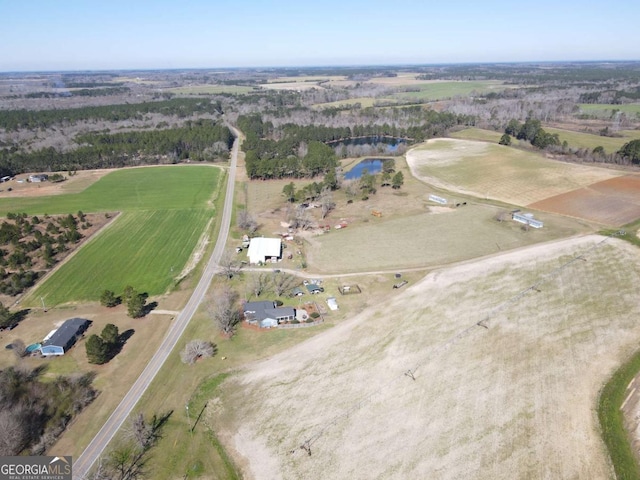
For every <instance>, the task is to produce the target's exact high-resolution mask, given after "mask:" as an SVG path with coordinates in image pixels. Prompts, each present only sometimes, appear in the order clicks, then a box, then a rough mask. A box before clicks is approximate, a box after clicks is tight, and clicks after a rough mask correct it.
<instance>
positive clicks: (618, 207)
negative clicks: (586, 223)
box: [528, 175, 640, 226]
mask: <svg viewBox="0 0 640 480" xmlns="http://www.w3.org/2000/svg"><path fill="white" fill-rule="evenodd" d="M528 206H529V207H531V208H535V209H537V210H543V211H546V212H553V213H559V214H561V215H569V216H571V217H578V218H584V219H585V220H591V221H594V222H598V223H602V224H605V225H612V226H621V225H624V224H627V223H630V222H632V221H634V220H636V219H638V218H640V176H637V175H626V176H623V177H617V178H610V179H608V180H604V181H601V182H597V183H594V184H592V185H589V186H588V187H584V188H580V189H577V190H573V191H571V192H567V193H562V194H560V195H555V196H553V197H549V198H547V199H544V200H541V201H539V202H535V203H532V204H530V205H528Z"/></svg>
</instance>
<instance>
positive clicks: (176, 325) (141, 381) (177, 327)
mask: <svg viewBox="0 0 640 480" xmlns="http://www.w3.org/2000/svg"><path fill="white" fill-rule="evenodd" d="M229 128H230V129H231V130H232V131H233V134H234V135H235V137H236V140H235V142H234V144H233V149H232V150H231V165H230V168H229V177H228V181H227V192H226V195H225V199H224V208H223V211H222V223H221V224H220V233H219V234H218V240H217V241H216V246H215V248H214V249H213V253H212V254H211V258H210V259H209V262H208V263H207V266H206V268H205V270H204V273H203V274H202V278H200V281H199V282H198V286H197V287H196V289H195V290H194V292H193V294H192V295H191V298H190V299H189V301H188V302H187V305H186V306H185V307H184V309H183V310H182V311H181V312H180V314H179V315H178V316H177V317H176V319H175V320H174V321H173V323H172V324H171V326H170V327H169V330H168V332H167V334H166V336H165V338H164V340H163V341H162V344H161V345H160V347H159V348H158V350H157V351H156V353H155V355H154V356H153V357H152V358H151V360H150V361H149V363H148V364H147V366H146V368H145V369H144V370H143V371H142V373H141V374H140V376H139V377H138V379H137V380H136V382H135V383H134V384H133V386H132V387H131V389H130V390H129V392H128V393H127V394H126V395H125V397H124V398H123V399H122V401H121V402H120V404H119V405H118V406H117V407H116V409H115V410H114V411H113V413H112V414H111V416H110V417H109V419H108V420H107V421H106V423H105V424H104V425H103V426H102V428H101V429H100V431H99V432H98V434H97V435H96V436H95V437H94V438H93V440H91V443H89V445H88V446H87V448H86V449H85V450H84V452H82V455H80V457H78V459H77V460H76V461H75V462H74V464H73V478H74V479H83V478H85V477H86V476H87V474H88V473H89V470H90V469H91V467H92V466H93V464H94V463H95V462H96V461H97V460H98V458H99V457H100V455H102V452H103V451H104V449H105V448H106V446H107V445H108V444H109V442H110V441H111V439H112V438H113V437H114V435H115V434H116V433H117V432H118V430H119V429H120V427H121V426H122V424H123V423H124V421H125V420H126V419H127V418H128V417H129V415H130V414H131V411H132V410H133V408H134V407H135V406H136V403H138V400H139V399H140V398H141V397H142V394H143V393H144V392H145V390H146V389H147V387H148V386H149V385H150V384H151V381H152V380H153V378H154V377H155V376H156V374H157V373H158V371H159V370H160V367H162V365H163V364H164V362H165V360H166V359H167V357H168V356H169V354H170V353H171V352H172V351H173V348H174V347H175V346H176V343H177V342H178V340H179V339H180V337H181V336H182V333H183V332H184V330H185V328H186V327H187V325H188V324H189V321H190V320H191V317H193V314H194V313H195V311H196V309H197V308H198V305H200V303H201V302H202V299H203V298H204V295H205V293H206V291H207V289H208V288H209V284H210V283H211V279H212V278H213V276H214V275H215V273H216V269H217V267H218V262H219V261H220V257H221V256H222V252H223V251H224V246H225V242H226V241H227V237H228V235H229V226H230V224H231V210H232V208H233V189H234V184H235V183H234V182H235V177H236V167H237V163H238V150H239V148H240V135H239V132H238V130H236V129H235V128H233V127H232V126H230V125H229Z"/></svg>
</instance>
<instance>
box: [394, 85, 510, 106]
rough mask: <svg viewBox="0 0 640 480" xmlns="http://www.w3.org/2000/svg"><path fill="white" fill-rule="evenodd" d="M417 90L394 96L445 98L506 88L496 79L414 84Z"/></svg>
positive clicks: (420, 98) (413, 86)
mask: <svg viewBox="0 0 640 480" xmlns="http://www.w3.org/2000/svg"><path fill="white" fill-rule="evenodd" d="M412 88H418V89H419V91H417V92H401V93H396V94H394V97H396V98H399V99H403V100H428V101H433V100H442V99H445V98H451V97H457V96H467V95H469V94H470V93H471V92H478V93H486V92H491V91H500V90H504V86H503V84H502V82H498V81H494V80H486V81H470V82H433V83H427V84H422V85H412Z"/></svg>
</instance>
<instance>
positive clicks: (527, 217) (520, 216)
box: [511, 212, 544, 228]
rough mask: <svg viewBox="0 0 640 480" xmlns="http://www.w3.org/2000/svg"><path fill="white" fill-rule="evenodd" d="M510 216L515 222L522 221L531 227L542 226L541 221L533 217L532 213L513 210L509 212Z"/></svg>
mask: <svg viewBox="0 0 640 480" xmlns="http://www.w3.org/2000/svg"><path fill="white" fill-rule="evenodd" d="M511 218H512V219H513V220H515V221H516V222H520V223H524V224H525V225H529V226H530V227H533V228H542V227H543V226H544V223H543V222H541V221H540V220H536V219H535V218H533V213H520V212H513V213H512V214H511Z"/></svg>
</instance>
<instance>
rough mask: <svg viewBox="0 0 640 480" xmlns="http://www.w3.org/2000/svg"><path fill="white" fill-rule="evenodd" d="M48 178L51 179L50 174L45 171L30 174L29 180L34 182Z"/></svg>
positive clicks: (44, 180)
mask: <svg viewBox="0 0 640 480" xmlns="http://www.w3.org/2000/svg"><path fill="white" fill-rule="evenodd" d="M47 180H49V175H46V174H44V173H42V174H39V175H29V181H30V182H32V183H40V182H46V181H47Z"/></svg>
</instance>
